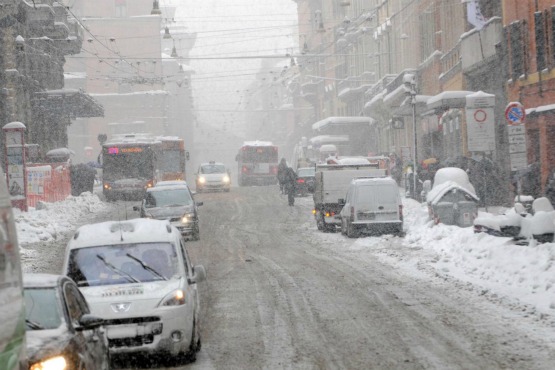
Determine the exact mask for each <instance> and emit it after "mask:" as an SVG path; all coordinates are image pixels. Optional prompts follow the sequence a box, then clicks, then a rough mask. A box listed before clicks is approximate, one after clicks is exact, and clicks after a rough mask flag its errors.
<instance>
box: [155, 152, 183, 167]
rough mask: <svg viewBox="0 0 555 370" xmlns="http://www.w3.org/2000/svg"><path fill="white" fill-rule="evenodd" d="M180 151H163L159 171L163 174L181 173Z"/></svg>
mask: <svg viewBox="0 0 555 370" xmlns="http://www.w3.org/2000/svg"><path fill="white" fill-rule="evenodd" d="M181 153H182V151H180V150H178V149H172V150H169V149H165V150H164V151H163V152H162V158H161V161H160V169H161V170H162V171H164V172H180V171H183V168H182V163H183V158H182V156H181Z"/></svg>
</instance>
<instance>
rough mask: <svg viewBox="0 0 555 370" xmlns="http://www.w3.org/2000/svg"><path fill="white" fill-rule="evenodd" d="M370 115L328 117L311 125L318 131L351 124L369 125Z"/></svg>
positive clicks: (351, 125) (350, 125)
mask: <svg viewBox="0 0 555 370" xmlns="http://www.w3.org/2000/svg"><path fill="white" fill-rule="evenodd" d="M372 122H373V120H372V118H370V117H328V118H325V119H323V120H321V121H318V122H316V123H314V124H313V125H312V130H314V131H320V130H323V129H327V128H332V127H334V128H341V127H353V126H370V124H371V123H372Z"/></svg>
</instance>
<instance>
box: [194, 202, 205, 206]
mask: <svg viewBox="0 0 555 370" xmlns="http://www.w3.org/2000/svg"><path fill="white" fill-rule="evenodd" d="M196 204H197V207H200V206H202V205H203V204H204V202H197V203H196Z"/></svg>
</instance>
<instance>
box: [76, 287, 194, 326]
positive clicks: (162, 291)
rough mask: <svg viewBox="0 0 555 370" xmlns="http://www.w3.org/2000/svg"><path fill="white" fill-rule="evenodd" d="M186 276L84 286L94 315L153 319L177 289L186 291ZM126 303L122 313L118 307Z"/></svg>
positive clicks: (113, 317)
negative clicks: (160, 306)
mask: <svg viewBox="0 0 555 370" xmlns="http://www.w3.org/2000/svg"><path fill="white" fill-rule="evenodd" d="M184 285H185V281H184V278H183V277H174V278H172V279H170V280H160V281H153V282H148V283H133V284H117V285H103V286H96V287H81V288H80V289H81V292H82V293H83V295H84V296H85V298H86V299H87V302H88V303H89V306H90V309H91V313H92V314H93V315H96V316H100V317H102V318H103V319H116V318H122V317H137V316H145V315H147V316H150V315H152V311H153V309H155V308H156V307H157V306H158V304H159V303H160V301H161V300H162V299H163V298H164V297H165V296H167V295H168V294H170V293H171V292H173V291H174V290H176V289H179V288H183V286H184ZM118 304H123V306H122V307H124V308H121V309H120V310H119V311H118V309H117V307H116V305H118Z"/></svg>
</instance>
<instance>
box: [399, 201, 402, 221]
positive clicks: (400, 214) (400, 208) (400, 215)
mask: <svg viewBox="0 0 555 370" xmlns="http://www.w3.org/2000/svg"><path fill="white" fill-rule="evenodd" d="M399 219H400V220H401V221H403V206H402V205H401V204H399Z"/></svg>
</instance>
